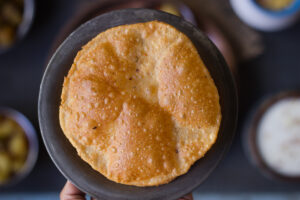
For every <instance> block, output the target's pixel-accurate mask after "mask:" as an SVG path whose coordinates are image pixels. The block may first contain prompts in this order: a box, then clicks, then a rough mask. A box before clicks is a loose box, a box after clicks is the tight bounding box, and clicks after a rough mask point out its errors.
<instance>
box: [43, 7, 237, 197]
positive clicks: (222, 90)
mask: <svg viewBox="0 0 300 200" xmlns="http://www.w3.org/2000/svg"><path fill="white" fill-rule="evenodd" d="M153 20H158V21H162V22H165V23H168V24H170V25H172V26H174V27H175V28H177V29H178V30H179V31H181V32H183V33H184V34H186V35H187V36H188V37H189V38H190V39H191V41H192V42H193V44H194V45H195V47H196V48H197V50H198V52H199V54H200V55H201V58H202V60H203V61H204V63H205V65H206V66H207V68H208V70H209V72H210V74H211V76H212V78H213V79H214V81H215V84H216V86H217V88H218V91H219V95H220V105H221V111H222V122H221V126H220V131H219V135H218V138H217V140H216V143H215V144H214V145H213V146H212V148H211V149H210V150H209V151H208V152H207V154H206V155H205V156H204V157H203V158H201V159H200V160H198V161H197V162H196V163H195V164H194V165H193V166H192V167H191V169H190V170H189V171H188V173H186V174H184V175H182V176H179V177H177V178H176V179H175V180H173V181H171V182H170V183H168V184H164V185H160V186H156V187H135V186H128V185H123V184H118V183H115V182H113V181H110V180H108V179H107V178H105V177H104V176H103V175H101V174H100V173H99V172H97V171H95V170H93V169H92V168H91V167H90V166H89V165H88V163H86V162H84V161H83V160H82V159H81V158H80V157H79V156H78V155H77V152H76V150H75V148H74V147H73V146H72V145H71V143H70V142H69V141H68V140H67V138H66V137H65V136H64V134H63V132H62V130H61V128H60V124H59V114H58V113H59V105H60V96H61V91H62V85H63V81H64V77H65V76H66V75H67V73H68V71H69V69H70V67H71V64H72V63H73V59H74V57H75V56H76V53H77V52H78V51H79V50H80V49H81V47H82V46H83V45H84V44H86V43H87V42H88V41H90V40H91V39H92V38H94V37H95V36H96V35H98V34H99V33H100V32H103V31H105V30H107V29H109V28H111V27H115V26H119V25H123V24H134V23H139V22H148V21H153ZM38 111H39V124H40V129H41V133H42V137H43V140H44V144H45V146H46V148H47V151H48V153H49V154H50V156H51V158H52V160H53V162H54V163H55V164H56V166H57V168H58V169H59V170H60V171H61V173H62V174H63V175H64V176H65V177H66V178H67V179H69V180H70V181H72V182H73V183H74V184H75V185H76V186H77V187H78V188H79V189H80V190H82V191H84V192H86V193H87V194H89V195H91V196H93V197H96V198H99V199H109V200H115V199H132V200H137V199H144V200H148V199H164V200H169V199H176V198H178V197H181V196H183V195H185V194H187V193H189V192H191V191H192V190H193V189H195V188H196V187H197V186H199V185H200V184H201V183H202V182H203V181H204V180H205V179H206V178H207V177H208V175H209V174H210V173H211V172H212V170H213V169H214V168H215V167H216V166H217V164H218V163H219V161H220V160H221V158H222V157H223V155H224V153H225V152H227V151H228V149H229V147H230V145H231V142H232V140H233V137H234V133H235V127H236V123H237V94H236V87H235V83H234V80H233V77H232V74H231V72H230V70H229V68H228V67H227V65H226V63H225V61H224V58H223V57H222V55H221V54H220V53H219V51H218V50H217V48H216V47H215V46H214V45H213V43H212V42H211V41H210V40H209V39H208V38H207V37H206V36H205V35H204V34H203V33H202V32H201V31H200V30H199V29H198V28H197V27H195V26H194V25H192V24H191V23H189V22H186V21H185V20H183V19H182V18H180V17H177V16H174V15H171V14H167V13H164V12H161V11H157V10H151V9H124V10H117V11H113V12H109V13H106V14H103V15H100V16H98V17H96V18H94V19H92V20H90V21H88V22H86V23H85V24H83V25H81V26H80V27H79V28H77V29H76V30H75V31H74V32H73V33H71V34H70V35H69V36H68V38H67V39H66V40H65V41H64V42H63V43H62V44H61V46H60V47H59V48H58V49H57V50H56V52H55V53H54V55H53V56H52V58H51V60H50V62H49V64H48V66H47V68H46V71H45V73H44V76H43V79H42V83H41V86H40V94H39V102H38Z"/></svg>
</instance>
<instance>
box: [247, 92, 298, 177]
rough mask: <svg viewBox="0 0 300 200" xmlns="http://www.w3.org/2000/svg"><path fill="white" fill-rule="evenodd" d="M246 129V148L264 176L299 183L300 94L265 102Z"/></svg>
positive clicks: (280, 95) (295, 93)
mask: <svg viewBox="0 0 300 200" xmlns="http://www.w3.org/2000/svg"><path fill="white" fill-rule="evenodd" d="M249 122H250V123H249V124H248V125H247V127H245V128H246V129H245V131H246V132H245V147H246V150H247V152H248V153H250V154H249V155H250V158H251V161H253V162H254V164H255V165H256V166H258V167H259V169H261V170H262V172H264V174H267V175H271V177H274V178H279V179H281V180H291V181H300V93H299V92H285V93H281V94H279V95H275V96H274V97H272V98H268V99H267V100H265V101H264V102H263V103H262V104H261V105H260V106H259V108H258V109H257V111H256V112H255V114H254V115H253V116H252V119H251V120H250V121H249Z"/></svg>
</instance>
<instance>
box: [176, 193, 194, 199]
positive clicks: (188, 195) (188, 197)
mask: <svg viewBox="0 0 300 200" xmlns="http://www.w3.org/2000/svg"><path fill="white" fill-rule="evenodd" d="M193 199H194V198H193V195H192V194H187V195H185V196H184V197H181V198H179V199H178V200H193Z"/></svg>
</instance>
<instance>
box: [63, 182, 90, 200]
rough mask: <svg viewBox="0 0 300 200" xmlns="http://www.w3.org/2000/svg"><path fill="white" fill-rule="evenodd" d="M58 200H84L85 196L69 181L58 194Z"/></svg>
mask: <svg viewBox="0 0 300 200" xmlns="http://www.w3.org/2000/svg"><path fill="white" fill-rule="evenodd" d="M60 200H85V194H84V193H83V192H81V191H80V190H79V189H78V188H76V187H75V186H74V185H73V184H72V183H71V182H70V181H67V183H66V185H65V186H64V188H63V189H62V191H61V192H60Z"/></svg>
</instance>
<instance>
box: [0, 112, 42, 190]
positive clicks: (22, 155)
mask: <svg viewBox="0 0 300 200" xmlns="http://www.w3.org/2000/svg"><path fill="white" fill-rule="evenodd" d="M37 153H38V142H37V136H36V133H35V131H34V129H33V127H32V125H31V124H30V122H29V121H28V120H27V119H26V118H25V117H24V116H23V115H22V114H21V113H19V112H17V111H15V110H12V109H9V108H0V186H3V185H9V184H13V183H16V182H17V181H18V180H21V179H22V178H24V177H25V176H26V175H27V174H28V173H29V172H30V171H31V169H32V167H33V166H34V164H35V161H36V159H37Z"/></svg>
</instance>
